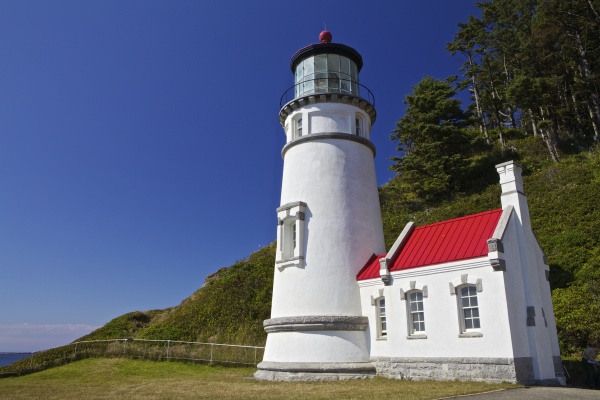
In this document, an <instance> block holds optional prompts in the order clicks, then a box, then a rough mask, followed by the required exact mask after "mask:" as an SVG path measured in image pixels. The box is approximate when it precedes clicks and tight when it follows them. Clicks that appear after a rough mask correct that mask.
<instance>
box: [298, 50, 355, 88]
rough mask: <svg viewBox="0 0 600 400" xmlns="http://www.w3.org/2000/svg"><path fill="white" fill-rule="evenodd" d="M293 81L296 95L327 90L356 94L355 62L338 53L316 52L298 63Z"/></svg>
mask: <svg viewBox="0 0 600 400" xmlns="http://www.w3.org/2000/svg"><path fill="white" fill-rule="evenodd" d="M295 82H296V96H297V97H300V96H305V95H308V94H313V93H328V92H335V93H350V94H356V95H357V94H358V70H357V67H356V64H355V63H354V62H353V61H351V60H350V59H349V58H347V57H343V56H340V55H338V54H318V55H316V56H313V57H308V58H306V59H305V60H303V61H302V62H300V63H298V65H297V66H296V71H295Z"/></svg>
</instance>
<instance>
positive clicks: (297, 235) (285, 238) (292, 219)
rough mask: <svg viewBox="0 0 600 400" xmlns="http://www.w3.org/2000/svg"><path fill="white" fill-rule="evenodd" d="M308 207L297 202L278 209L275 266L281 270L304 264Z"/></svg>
mask: <svg viewBox="0 0 600 400" xmlns="http://www.w3.org/2000/svg"><path fill="white" fill-rule="evenodd" d="M306 207H307V206H306V203H304V202H301V201H296V202H293V203H287V204H284V205H282V206H281V207H279V208H278V209H277V219H278V221H279V229H278V230H277V256H276V257H277V258H276V260H275V264H276V265H277V267H278V268H279V269H281V270H283V269H284V268H286V267H290V266H296V267H298V266H300V265H301V264H302V263H303V260H304V239H303V238H304V231H305V224H306V221H305V217H306Z"/></svg>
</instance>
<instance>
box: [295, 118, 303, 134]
mask: <svg viewBox="0 0 600 400" xmlns="http://www.w3.org/2000/svg"><path fill="white" fill-rule="evenodd" d="M296 136H297V137H300V136H302V118H298V119H297V120H296Z"/></svg>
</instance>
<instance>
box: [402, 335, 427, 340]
mask: <svg viewBox="0 0 600 400" xmlns="http://www.w3.org/2000/svg"><path fill="white" fill-rule="evenodd" d="M406 338H407V339H408V340H417V339H427V335H408V336H407V337H406Z"/></svg>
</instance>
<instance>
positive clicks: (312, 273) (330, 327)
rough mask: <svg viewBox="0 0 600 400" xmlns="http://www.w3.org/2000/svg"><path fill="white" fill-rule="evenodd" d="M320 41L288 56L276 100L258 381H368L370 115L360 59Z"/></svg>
mask: <svg viewBox="0 0 600 400" xmlns="http://www.w3.org/2000/svg"><path fill="white" fill-rule="evenodd" d="M331 40H332V36H331V33H329V32H328V31H323V32H321V34H320V36H319V43H317V44H311V45H309V46H306V47H304V48H302V49H300V50H298V51H297V52H296V53H295V54H294V55H293V56H292V58H291V62H290V68H291V70H292V72H293V74H294V85H293V87H291V88H290V89H289V90H287V91H286V92H285V93H284V94H283V96H282V98H281V103H280V106H281V109H280V112H279V120H280V122H281V125H282V127H283V128H284V132H285V136H286V143H285V145H284V146H283V149H282V151H281V154H282V157H283V160H284V165H283V179H282V185H281V202H280V206H279V207H278V208H277V252H276V259H275V268H274V274H275V276H274V284H273V301H272V309H271V318H270V319H268V320H265V321H264V328H265V330H266V332H267V334H268V336H267V343H266V348H265V354H264V358H263V361H262V362H261V363H260V364H259V365H258V371H257V372H256V373H255V377H256V378H258V379H265V380H334V379H359V378H364V377H368V376H373V375H374V374H375V368H374V366H373V364H372V363H371V362H370V359H369V348H370V345H369V344H368V343H369V340H370V338H369V337H368V335H369V334H368V330H367V327H368V319H367V317H366V316H363V312H362V310H361V301H360V292H359V286H358V284H357V280H356V276H357V273H358V272H359V271H360V270H361V268H362V267H363V266H364V265H365V263H366V262H367V261H368V260H369V259H370V258H371V257H372V256H373V254H382V253H384V252H385V243H384V239H383V228H382V223H381V211H380V205H379V196H378V191H377V180H376V176H375V165H374V157H375V146H374V145H373V143H372V142H371V140H370V135H371V127H372V125H373V123H374V122H375V118H376V111H375V108H374V103H375V101H374V97H373V95H372V93H371V92H370V91H369V90H368V89H367V88H366V87H365V86H363V85H362V84H360V83H359V73H360V71H361V68H362V67H363V60H362V57H361V55H360V54H359V53H358V52H357V51H356V50H355V49H353V48H351V47H348V46H346V45H343V44H339V43H332V41H331Z"/></svg>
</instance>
